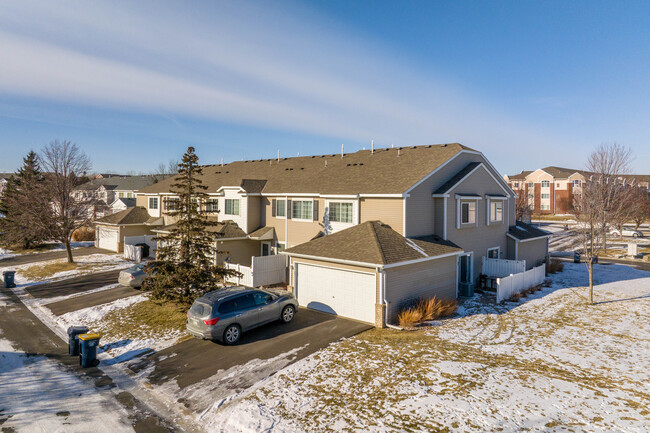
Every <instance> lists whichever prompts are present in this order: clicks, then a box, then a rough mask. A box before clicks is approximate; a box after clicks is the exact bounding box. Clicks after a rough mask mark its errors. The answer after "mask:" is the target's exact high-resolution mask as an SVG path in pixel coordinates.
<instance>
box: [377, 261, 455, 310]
mask: <svg viewBox="0 0 650 433" xmlns="http://www.w3.org/2000/svg"><path fill="white" fill-rule="evenodd" d="M456 269H457V267H456V256H451V257H443V258H440V259H434V260H428V261H425V262H419V263H414V264H411V265H405V266H399V267H396V268H389V269H386V270H385V272H386V300H387V301H388V302H389V303H390V306H389V309H390V310H389V312H388V317H389V322H390V323H395V322H396V321H397V315H398V314H399V312H400V310H401V308H402V307H403V306H405V305H407V304H408V303H410V302H412V301H413V300H415V299H418V298H431V297H433V296H437V297H438V298H441V299H456Z"/></svg>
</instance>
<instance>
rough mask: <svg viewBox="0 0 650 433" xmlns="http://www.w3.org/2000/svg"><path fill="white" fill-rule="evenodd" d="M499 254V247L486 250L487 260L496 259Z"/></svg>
mask: <svg viewBox="0 0 650 433" xmlns="http://www.w3.org/2000/svg"><path fill="white" fill-rule="evenodd" d="M500 253H501V247H494V248H488V250H487V258H488V259H498V258H499V255H500Z"/></svg>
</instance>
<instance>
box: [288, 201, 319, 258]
mask: <svg viewBox="0 0 650 433" xmlns="http://www.w3.org/2000/svg"><path fill="white" fill-rule="evenodd" d="M289 200H300V198H299V197H295V198H291V197H289ZM314 201H318V221H295V220H293V219H289V220H288V222H287V227H288V230H287V231H288V233H287V240H286V241H287V248H289V247H293V246H296V245H300V244H302V243H305V242H308V241H310V240H312V239H313V238H314V237H316V236H317V235H318V233H319V232H321V231H323V210H324V208H325V200H324V199H314ZM289 211H290V210H289Z"/></svg>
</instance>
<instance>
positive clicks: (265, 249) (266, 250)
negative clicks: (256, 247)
mask: <svg viewBox="0 0 650 433" xmlns="http://www.w3.org/2000/svg"><path fill="white" fill-rule="evenodd" d="M270 254H271V242H262V255H263V256H268V255H270Z"/></svg>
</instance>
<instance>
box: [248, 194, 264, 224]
mask: <svg viewBox="0 0 650 433" xmlns="http://www.w3.org/2000/svg"><path fill="white" fill-rule="evenodd" d="M247 199H248V209H247V212H248V214H247V218H248V227H246V233H250V232H252V231H253V230H255V229H257V228H258V227H259V226H260V220H261V218H260V213H261V210H260V201H261V199H262V198H261V197H259V196H252V197H247Z"/></svg>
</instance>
